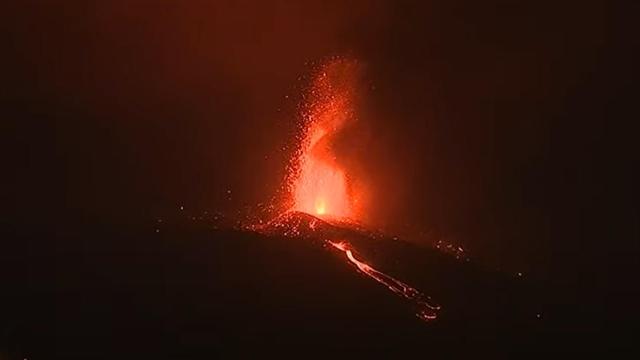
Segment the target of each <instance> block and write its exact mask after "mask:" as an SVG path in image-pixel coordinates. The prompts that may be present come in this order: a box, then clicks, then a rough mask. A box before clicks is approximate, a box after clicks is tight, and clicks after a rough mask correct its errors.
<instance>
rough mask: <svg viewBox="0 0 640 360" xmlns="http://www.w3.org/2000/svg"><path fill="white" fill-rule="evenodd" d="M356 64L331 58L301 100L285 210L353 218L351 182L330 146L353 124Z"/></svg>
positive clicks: (347, 218) (319, 215) (357, 72)
mask: <svg viewBox="0 0 640 360" xmlns="http://www.w3.org/2000/svg"><path fill="white" fill-rule="evenodd" d="M359 72H360V71H359V64H358V63H357V62H356V61H354V60H346V59H334V60H333V61H330V62H328V63H326V64H325V65H324V66H323V67H322V68H321V69H320V71H319V72H318V74H317V76H316V77H315V79H314V81H313V83H312V84H311V88H310V91H309V92H308V94H307V97H306V103H305V109H304V112H305V113H304V116H303V117H304V124H303V126H304V131H303V133H302V136H301V137H302V139H301V145H300V148H299V150H298V153H297V156H296V157H295V158H294V160H293V163H292V166H291V168H290V172H289V179H288V182H287V183H288V186H289V193H290V194H291V196H292V203H293V204H292V206H291V207H290V210H294V211H300V212H305V213H308V214H312V215H314V216H318V217H328V218H337V219H342V220H350V219H354V218H356V216H357V210H358V209H357V207H356V205H357V199H356V196H355V192H354V189H353V182H352V181H351V180H352V179H351V177H350V176H349V174H348V173H347V171H346V169H345V168H344V166H343V165H342V164H341V163H340V162H338V160H337V159H338V156H337V154H336V152H335V144H336V142H337V141H338V140H339V135H340V133H341V131H342V130H343V129H344V128H345V126H346V125H348V124H349V123H350V122H352V121H355V108H356V101H357V97H356V95H357V92H356V90H357V89H356V88H357V81H358V77H359Z"/></svg>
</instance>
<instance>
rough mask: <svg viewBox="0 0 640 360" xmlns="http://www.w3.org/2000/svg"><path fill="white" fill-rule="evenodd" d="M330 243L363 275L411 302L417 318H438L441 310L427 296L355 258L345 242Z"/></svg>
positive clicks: (428, 319)
mask: <svg viewBox="0 0 640 360" xmlns="http://www.w3.org/2000/svg"><path fill="white" fill-rule="evenodd" d="M328 243H329V244H330V245H331V246H333V247H335V248H336V249H338V250H340V251H342V252H344V253H345V254H346V255H347V259H349V261H351V262H352V263H353V264H354V265H355V266H356V267H357V268H358V270H360V271H361V272H362V273H364V274H366V275H367V276H369V277H370V278H372V279H374V280H375V281H377V282H379V283H381V284H382V285H384V286H385V287H387V288H388V289H389V290H391V291H393V292H394V293H395V294H396V295H399V296H401V297H403V298H405V299H407V300H409V301H411V302H413V303H414V305H415V306H416V307H417V312H416V316H417V317H418V318H420V319H422V320H424V321H431V320H435V319H436V317H437V316H438V313H437V311H438V310H440V306H439V305H433V304H430V303H429V302H427V300H425V296H424V295H423V294H422V293H421V292H420V291H418V290H416V289H414V288H412V287H411V286H409V285H407V284H405V283H403V282H402V281H400V280H397V279H394V278H393V277H391V276H389V275H387V274H385V273H383V272H381V271H378V270H376V269H374V268H373V267H371V266H370V265H369V264H367V263H364V262H362V261H360V260H358V259H356V258H355V257H354V256H353V252H352V251H351V249H349V247H348V245H347V243H345V242H333V241H328ZM426 299H429V297H426Z"/></svg>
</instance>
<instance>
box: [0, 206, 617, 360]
mask: <svg viewBox="0 0 640 360" xmlns="http://www.w3.org/2000/svg"><path fill="white" fill-rule="evenodd" d="M303 220H304V219H303ZM271 230H273V229H271ZM9 231H10V234H9V235H11V236H13V237H14V239H15V240H16V241H14V242H12V243H11V244H9V243H7V245H6V249H8V250H9V251H5V252H4V254H3V262H2V268H1V270H2V299H1V303H0V304H1V308H0V310H1V313H0V316H1V317H0V319H1V321H0V358H5V357H6V358H20V359H22V358H28V359H47V358H52V357H57V358H87V359H88V358H91V359H95V358H109V359H112V358H133V357H136V358H152V357H153V358H175V359H185V358H205V357H207V358H211V357H215V356H216V355H265V354H267V353H272V354H286V355H289V356H305V357H309V356H310V357H316V356H321V355H324V354H338V355H340V356H341V357H346V356H347V355H349V354H353V355H356V356H357V357H364V356H367V355H378V356H380V355H387V356H394V354H396V355H397V354H405V355H407V354H415V355H418V356H419V357H429V356H431V355H441V354H448V355H452V356H461V355H478V354H483V355H484V354H490V355H496V356H498V357H503V356H509V357H522V356H525V355H537V354H543V353H552V354H560V353H565V352H569V353H575V352H581V353H589V352H590V351H592V350H593V349H594V347H595V346H596V345H600V347H599V348H602V347H604V348H606V347H607V346H608V343H606V342H605V341H606V340H605V338H604V337H603V333H601V332H599V331H598V329H597V328H596V327H595V326H593V324H591V325H590V323H589V319H585V318H583V317H582V316H579V315H575V316H574V317H573V318H572V316H571V315H570V314H566V313H560V312H559V311H558V310H557V309H558V306H554V303H553V299H554V298H556V299H557V298H560V297H561V295H560V294H556V293H553V290H551V289H545V288H544V287H541V286H537V285H536V284H534V283H531V282H529V281H528V280H526V279H525V278H518V277H517V276H513V275H506V274H499V273H494V272H489V271H486V270H482V269H481V268H479V267H477V266H475V265H474V263H473V261H471V262H466V261H460V260H455V259H454V258H452V257H451V256H449V255H445V254H442V253H440V252H436V251H431V250H428V249H423V248H418V247H415V246H412V245H409V244H407V243H404V242H401V241H393V240H391V239H384V238H376V239H373V238H371V239H368V240H367V238H366V234H365V235H363V234H362V233H358V232H357V231H350V230H341V229H337V230H336V229H329V230H327V229H321V230H318V231H317V233H307V234H302V235H300V236H298V237H285V236H281V235H274V232H272V234H271V235H264V234H260V233H257V232H249V231H241V230H232V229H229V228H227V229H222V230H221V229H215V228H214V227H213V226H212V224H211V223H208V222H206V221H198V220H195V221H194V220H192V219H191V218H181V219H179V220H164V221H162V222H158V223H153V222H151V221H150V222H149V224H147V225H144V226H113V225H109V226H107V225H100V224H87V223H82V222H81V221H80V222H78V223H77V224H75V225H74V226H71V225H69V224H65V225H62V224H57V225H51V226H49V227H46V228H41V229H38V230H36V229H30V228H17V227H16V228H11V229H9ZM323 237H342V238H345V239H347V238H348V239H347V240H349V241H350V242H351V243H352V244H353V245H354V246H355V247H356V248H357V249H358V250H359V256H360V257H362V259H366V260H368V262H369V263H370V264H372V265H373V266H375V267H376V268H378V269H380V270H383V271H385V272H387V273H388V274H390V275H393V276H394V277H397V278H398V279H401V280H402V281H404V282H406V283H408V284H411V285H412V286H414V287H416V288H417V289H420V290H421V291H423V292H424V293H425V294H426V295H430V296H431V297H432V298H433V299H434V300H435V301H437V302H438V303H439V304H441V305H442V310H441V311H440V313H439V317H438V319H437V320H435V321H433V322H430V323H425V322H422V321H421V320H419V319H418V318H417V317H416V316H415V315H414V312H413V309H412V308H411V306H410V305H408V303H407V302H405V301H403V299H401V298H399V297H397V296H394V295H393V294H392V293H391V292H389V291H388V290H387V289H386V288H384V287H383V286H381V285H380V284H378V283H376V282H375V281H372V280H371V279H370V278H368V277H366V276H364V275H363V274H362V273H359V272H357V271H356V269H355V267H354V266H353V265H352V264H350V263H349V262H348V261H347V260H346V258H345V256H344V253H341V252H338V251H335V249H330V248H328V247H327V246H326V245H325V244H323V242H322V238H323ZM555 305H557V304H555ZM618 330H619V329H618ZM612 346H613V345H612Z"/></svg>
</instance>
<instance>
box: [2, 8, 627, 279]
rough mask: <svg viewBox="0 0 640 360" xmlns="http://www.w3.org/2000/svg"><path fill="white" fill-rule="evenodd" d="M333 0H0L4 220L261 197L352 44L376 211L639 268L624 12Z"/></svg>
mask: <svg viewBox="0 0 640 360" xmlns="http://www.w3.org/2000/svg"><path fill="white" fill-rule="evenodd" d="M343 3H344V2H343V1H309V2H297V1H295V2H294V1H292V2H286V1H256V2H255V4H253V3H252V2H249V1H219V2H206V1H189V2H175V1H108V2H107V1H104V2H83V1H75V0H74V1H65V2H57V3H54V2H22V1H21V2H14V3H13V4H6V5H3V8H6V9H3V10H2V13H3V15H4V17H5V19H3V21H2V25H1V26H2V29H1V31H0V32H1V33H2V35H0V36H2V38H3V40H2V43H3V48H4V51H3V53H4V54H5V55H4V56H3V57H4V59H3V63H4V65H2V69H3V70H4V71H3V72H5V75H3V77H2V79H3V81H2V93H1V95H0V96H1V99H2V103H3V105H2V111H3V115H2V118H3V131H2V133H3V135H7V134H8V136H7V140H3V145H4V146H6V150H5V151H3V156H4V157H6V160H5V161H4V166H3V168H4V170H5V171H3V173H4V175H3V183H4V185H3V190H4V191H6V192H7V194H6V196H7V200H3V203H4V205H5V209H8V210H9V211H8V212H9V214H8V215H7V216H4V219H7V221H9V222H10V223H15V224H20V225H21V226H30V227H37V226H39V225H41V224H44V223H48V222H65V223H67V222H68V223H69V224H72V223H73V222H74V221H86V222H91V221H102V222H113V223H114V224H117V223H121V222H133V223H136V222H143V221H149V219H154V218H155V217H156V216H158V215H159V214H163V213H166V212H169V211H172V210H173V209H175V208H176V207H177V206H178V204H184V205H185V206H187V207H190V208H197V209H210V210H221V211H227V212H233V211H236V210H237V209H238V208H240V207H242V206H245V205H251V204H256V203H258V202H261V201H266V200H268V199H269V198H270V197H271V196H272V195H273V193H274V192H275V191H276V189H277V188H278V187H279V186H280V182H281V180H282V178H283V176H284V166H285V164H286V162H287V161H288V157H289V156H290V150H285V151H283V150H282V148H283V147H288V149H290V145H291V144H292V134H293V133H294V132H295V130H296V121H297V118H296V116H297V112H298V109H297V103H298V101H299V100H300V97H301V91H302V89H304V87H305V86H306V77H307V76H308V75H309V73H310V72H311V71H312V70H313V66H314V64H317V63H318V62H320V61H322V59H325V58H327V57H328V56H334V55H348V56H353V57H355V58H358V59H360V61H362V62H363V63H364V64H365V65H366V78H367V79H368V81H369V82H370V83H371V85H372V87H371V88H370V89H368V92H367V94H366V98H367V106H366V109H365V111H363V114H364V115H363V116H362V117H363V120H362V121H361V125H360V126H362V127H363V128H362V129H360V130H361V131H360V132H357V133H363V134H368V139H369V144H368V145H367V149H368V153H369V154H370V155H371V157H370V158H369V159H367V160H363V161H364V162H363V163H362V164H363V165H362V166H363V170H362V171H365V174H366V175H367V176H370V178H371V180H370V181H371V183H373V184H374V185H376V186H375V187H374V188H376V190H375V192H376V197H378V198H379V203H380V206H379V207H378V206H377V207H376V209H375V210H372V211H371V218H372V219H371V221H373V222H374V223H376V224H378V225H379V226H391V227H394V226H395V227H402V226H411V227H417V228H422V229H425V230H431V231H432V232H433V233H435V234H437V236H444V237H446V238H450V239H454V240H455V241H457V242H460V243H462V244H464V245H465V246H466V247H467V248H468V249H470V251H471V253H472V255H477V257H478V258H480V259H482V261H484V262H486V263H488V264H490V265H491V266H505V267H509V268H518V269H525V270H526V271H531V272H534V273H539V274H543V275H542V276H554V277H562V276H563V275H562V274H564V273H566V274H567V275H566V276H567V278H568V279H572V281H573V280H576V279H580V280H579V281H578V282H579V283H580V284H578V285H576V286H578V287H581V288H582V287H584V288H585V289H586V288H589V287H590V286H592V285H594V284H596V285H597V284H599V282H602V283H604V282H605V279H604V276H605V275H602V274H601V271H600V270H598V269H601V268H602V267H607V268H608V270H607V271H608V272H607V273H606V275H607V276H608V275H613V276H618V275H619V273H618V271H619V272H621V273H622V272H625V271H627V270H628V269H629V268H630V264H632V263H633V262H634V261H635V259H636V258H637V254H638V245H637V239H638V212H637V200H638V198H637V191H636V187H637V185H636V184H637V177H634V176H633V169H634V168H635V167H637V164H638V162H637V150H636V149H635V146H634V145H635V142H636V141H635V137H636V135H635V134H636V133H635V132H633V131H632V125H633V124H632V123H633V122H635V121H636V120H637V119H638V117H637V115H638V114H637V110H636V109H635V107H636V106H635V104H634V101H637V100H636V99H635V98H632V95H631V94H632V91H631V85H632V83H633V82H635V80H634V78H635V77H634V74H633V72H632V71H633V70H634V68H635V64H636V63H637V61H636V60H637V58H634V57H633V56H632V54H633V49H634V48H635V47H636V46H637V42H638V40H637V38H634V37H633V36H631V35H630V34H632V33H633V31H632V29H631V26H630V25H629V21H626V20H630V19H624V17H625V16H624V14H625V13H627V11H625V9H619V8H616V7H615V6H613V4H612V3H609V2H605V1H601V2H597V1H575V2H562V3H561V2H558V1H549V2H545V1H542V2H540V1H531V2H512V1H497V0H492V1H488V2H487V1H484V2H478V1H433V2H427V1H424V2H415V3H408V2H396V1H389V2H385V1H377V2H375V1H374V2H366V1H355V2H349V6H346V5H344V4H343ZM7 55H8V56H7ZM227 190H231V191H232V197H231V199H228V196H227ZM383 190H384V191H383ZM605 264H607V265H605ZM608 264H615V265H616V266H614V267H613V268H611V267H609V266H608ZM550 274H554V275H550ZM567 281H569V280H567Z"/></svg>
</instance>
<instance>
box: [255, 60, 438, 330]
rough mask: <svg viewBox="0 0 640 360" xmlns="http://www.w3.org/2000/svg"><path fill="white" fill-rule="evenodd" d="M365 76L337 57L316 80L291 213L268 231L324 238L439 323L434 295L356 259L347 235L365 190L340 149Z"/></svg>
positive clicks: (296, 163)
mask: <svg viewBox="0 0 640 360" xmlns="http://www.w3.org/2000/svg"><path fill="white" fill-rule="evenodd" d="M360 73H361V66H360V64H359V63H358V62H357V61H355V60H351V59H333V60H331V61H329V62H327V63H326V64H324V66H322V67H321V68H320V71H318V73H317V75H316V77H315V78H314V79H313V82H312V84H311V86H310V90H309V92H308V94H307V96H306V98H305V100H306V103H305V104H304V105H303V109H304V112H303V131H302V135H301V136H300V145H299V148H298V151H297V152H296V154H295V156H294V158H293V159H292V163H291V166H290V169H289V170H290V171H289V174H288V177H287V185H288V192H289V196H290V201H291V204H290V205H289V206H285V208H287V209H288V211H287V212H285V213H284V214H281V215H280V216H279V217H277V218H276V219H274V220H273V221H271V222H270V223H269V224H268V225H270V226H267V227H266V228H263V230H264V229H268V230H269V232H272V231H275V233H280V234H283V235H286V236H294V237H300V236H302V237H310V238H315V239H319V240H320V241H322V242H323V243H324V244H325V245H326V247H328V248H333V249H338V250H340V251H343V252H344V253H345V254H346V259H347V260H348V262H349V263H350V264H352V265H355V269H356V270H357V271H358V272H360V273H362V274H364V275H366V276H368V277H369V278H371V279H374V280H375V281H377V282H378V283H380V284H382V285H384V286H385V287H386V288H387V289H389V290H390V291H392V292H393V293H394V294H396V295H398V296H400V297H401V298H403V299H405V300H407V301H409V302H410V303H411V304H412V306H413V307H415V308H416V310H415V313H416V315H417V316H418V318H420V319H421V320H424V321H430V320H434V319H436V317H437V311H438V310H440V306H438V305H433V304H431V303H430V297H429V296H425V295H423V294H422V293H421V292H420V291H418V290H416V289H414V288H413V287H411V286H409V285H407V284H405V283H404V282H402V281H399V280H397V279H395V278H394V277H392V276H390V275H388V274H385V273H384V272H382V271H380V270H377V269H376V268H374V267H373V266H371V265H370V264H368V263H367V262H366V260H364V259H363V260H357V259H356V258H355V257H354V255H353V253H354V252H355V248H354V247H353V244H352V243H351V241H350V240H351V239H348V237H347V238H345V236H343V235H344V234H345V233H347V234H348V233H349V230H353V229H350V228H355V227H356V226H355V225H356V224H357V223H359V221H358V220H359V216H360V215H361V211H362V209H361V206H359V205H360V204H359V202H358V195H361V194H362V193H363V191H362V189H357V190H358V191H356V189H355V186H354V184H355V183H356V182H355V180H354V179H353V174H351V173H349V171H348V169H347V168H346V167H345V165H344V164H345V162H344V161H343V159H340V157H339V152H338V151H337V150H336V149H337V144H338V142H339V141H340V140H341V137H340V135H342V132H343V131H344V129H345V128H346V127H347V126H348V125H350V124H351V123H352V122H354V121H356V119H357V105H358V81H359V79H360ZM320 219H322V220H320ZM319 223H322V225H318V224H319ZM359 231H360V234H358V235H355V236H352V239H356V238H358V237H362V234H364V237H371V234H370V233H367V232H366V231H362V230H361V229H359ZM351 234H353V232H351ZM337 237H340V241H337V240H336V238H337ZM427 299H429V300H427Z"/></svg>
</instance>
